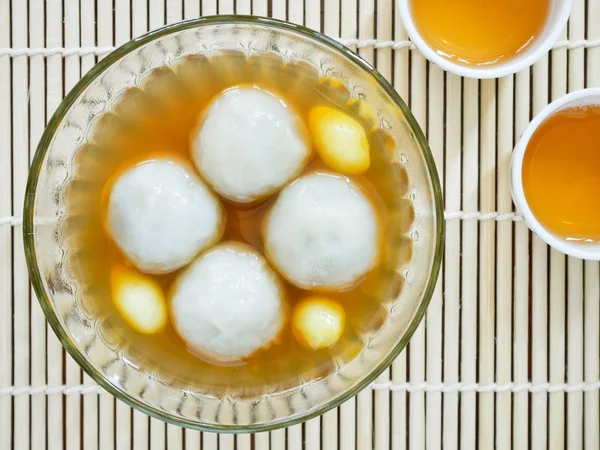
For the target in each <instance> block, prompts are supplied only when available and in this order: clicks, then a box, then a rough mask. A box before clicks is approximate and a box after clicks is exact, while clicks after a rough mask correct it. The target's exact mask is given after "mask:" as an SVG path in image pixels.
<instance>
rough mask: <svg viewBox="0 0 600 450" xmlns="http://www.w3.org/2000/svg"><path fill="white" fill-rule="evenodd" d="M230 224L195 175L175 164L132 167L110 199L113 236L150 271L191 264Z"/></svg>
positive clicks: (109, 225)
mask: <svg viewBox="0 0 600 450" xmlns="http://www.w3.org/2000/svg"><path fill="white" fill-rule="evenodd" d="M224 226H225V217H224V211H223V208H222V206H221V204H220V203H219V200H218V199H217V198H216V197H215V196H214V194H212V193H211V191H210V190H209V189H208V187H207V186H206V185H205V184H204V183H202V181H201V180H200V179H199V178H198V177H197V176H196V175H195V174H193V173H192V172H190V171H188V170H186V169H185V168H184V167H182V166H181V165H179V164H176V163H174V162H172V161H170V160H151V161H147V162H144V163H142V164H139V165H137V166H135V167H133V168H131V169H128V170H127V171H125V172H124V173H123V174H122V175H120V176H119V178H117V180H116V181H115V183H114V185H113V187H112V190H111V192H110V196H109V198H108V212H107V219H106V227H107V230H108V232H109V234H110V235H111V236H112V238H113V239H114V240H115V242H116V243H117V245H118V246H119V248H120V249H121V251H122V252H123V253H124V254H125V256H126V257H127V258H128V259H129V260H130V261H131V262H132V263H133V264H134V265H135V266H136V267H137V268H138V269H139V270H140V271H142V272H146V273H153V274H162V273H168V272H172V271H174V270H176V269H179V268H180V267H183V266H185V265H186V264H188V263H189V262H190V261H192V259H194V256H196V255H197V254H198V253H199V252H201V251H202V250H204V249H206V248H207V247H208V246H210V245H212V244H214V243H215V242H217V241H218V240H219V239H220V237H221V235H222V234H223V230H224Z"/></svg>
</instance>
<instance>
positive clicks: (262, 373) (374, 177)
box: [64, 53, 414, 392]
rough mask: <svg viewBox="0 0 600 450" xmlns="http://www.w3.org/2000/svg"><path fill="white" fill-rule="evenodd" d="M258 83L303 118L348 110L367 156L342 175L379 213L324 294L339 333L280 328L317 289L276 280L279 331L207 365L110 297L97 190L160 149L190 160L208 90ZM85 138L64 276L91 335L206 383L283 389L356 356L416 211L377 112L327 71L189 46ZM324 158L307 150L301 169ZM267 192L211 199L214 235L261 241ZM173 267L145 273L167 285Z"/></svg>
mask: <svg viewBox="0 0 600 450" xmlns="http://www.w3.org/2000/svg"><path fill="white" fill-rule="evenodd" d="M243 84H256V85H259V86H261V87H262V88H264V89H267V90H268V91H270V92H272V93H274V94H276V95H279V96H280V97H282V98H283V99H284V100H285V101H286V102H287V104H288V105H289V106H290V107H291V108H293V110H294V111H295V112H296V113H297V114H298V115H299V117H300V118H301V119H303V121H304V122H305V123H306V117H307V114H308V111H309V110H310V108H311V107H313V106H316V105H327V106H331V107H335V108H338V109H340V110H343V111H346V112H347V113H348V114H350V115H351V116H352V117H354V118H355V119H356V120H358V121H359V122H360V123H361V124H362V125H363V126H364V128H365V130H367V131H368V139H369V145H370V156H371V165H370V168H369V169H368V171H367V172H366V173H364V174H363V175H360V176H352V177H351V179H352V180H353V181H354V182H356V183H357V184H358V185H359V186H360V188H361V189H362V190H363V191H364V193H365V194H366V195H367V197H368V199H369V200H370V202H371V203H372V205H373V206H374V209H375V211H376V213H377V217H378V222H379V227H380V229H379V232H380V257H379V260H378V264H377V266H376V268H375V269H374V270H372V271H371V272H369V273H368V274H367V275H366V276H364V277H363V278H362V279H361V280H359V282H357V283H356V284H355V285H354V286H352V287H351V288H349V289H347V290H346V291H345V292H339V293H327V295H328V296H329V297H331V298H333V299H335V300H337V301H339V302H340V304H341V305H342V306H343V307H344V309H345V311H346V327H345V329H344V333H343V335H342V337H341V339H340V340H339V341H338V342H337V344H336V345H335V346H334V347H332V348H329V349H327V350H319V351H314V350H310V349H307V348H305V347H303V346H302V345H300V344H299V343H298V342H297V341H296V339H295V338H294V336H293V334H292V332H291V327H290V311H291V310H292V308H293V305H294V304H295V303H296V302H297V301H299V300H300V299H301V298H304V297H307V296H309V295H314V294H317V293H322V292H312V291H307V290H301V289H299V288H296V287H295V286H293V285H291V284H290V283H288V282H286V281H283V280H282V282H283V285H284V287H285V304H286V315H287V319H286V323H285V324H284V326H283V328H282V331H281V333H280V335H279V336H278V338H277V340H276V341H275V342H274V343H273V344H272V345H271V346H270V347H268V348H265V349H261V350H258V351H257V352H255V353H253V354H252V355H250V356H249V357H247V358H245V359H243V360H242V361H239V362H237V363H235V364H229V365H227V364H216V363H214V362H213V361H210V360H209V359H207V358H204V357H203V356H202V355H201V354H198V353H197V352H194V351H191V350H190V349H188V347H187V346H186V344H185V342H184V341H183V340H182V339H181V338H180V337H179V336H178V335H177V333H176V332H175V330H174V328H173V326H172V324H171V323H169V324H168V325H167V327H166V329H165V330H164V331H162V332H160V333H157V334H153V335H144V334H140V333H138V332H136V331H135V330H134V329H133V328H132V327H131V326H130V325H129V324H128V323H127V322H126V321H125V320H124V318H123V317H122V316H121V315H120V314H119V313H118V311H117V310H116V308H115V306H114V304H113V302H112V301H111V286H110V282H111V281H110V268H111V267H114V266H115V265H118V264H121V265H127V266H129V267H130V268H133V267H132V266H131V265H130V264H129V263H128V262H127V260H126V259H125V258H124V256H123V255H122V253H121V252H120V250H119V249H118V248H117V246H116V245H115V243H114V242H113V241H112V239H111V238H110V237H109V235H108V234H107V232H106V230H105V228H104V221H105V216H106V207H107V196H108V195H107V194H108V192H110V188H111V185H112V183H113V182H114V180H115V178H116V177H118V175H119V174H121V173H122V172H123V171H124V170H126V169H128V168H130V167H132V166H134V165H135V164H137V163H139V162H142V161H147V160H149V159H153V158H158V157H165V158H170V159H173V160H177V161H180V162H182V163H183V164H185V165H188V166H189V168H190V169H191V170H192V168H193V167H194V166H193V162H192V160H191V143H190V136H191V134H192V133H193V132H194V131H195V129H196V127H197V124H198V120H199V117H201V115H202V112H203V111H205V110H206V108H207V107H208V106H209V105H210V102H211V99H212V98H214V97H215V96H216V95H217V94H219V93H220V92H222V91H223V90H224V89H226V88H228V87H231V86H236V85H243ZM92 136H93V138H92V140H91V141H92V142H91V143H90V144H87V145H86V146H84V147H82V148H81V149H80V150H78V152H77V155H76V160H75V174H74V179H73V181H72V182H71V183H70V185H69V191H68V193H67V204H68V210H69V212H70V214H69V215H68V219H67V220H66V222H65V227H66V229H65V230H64V231H65V232H64V235H65V236H69V238H68V245H67V247H68V248H69V250H70V262H71V264H70V267H71V273H72V276H73V277H74V278H75V279H76V282H77V284H78V285H79V286H82V288H81V292H80V301H81V303H82V307H83V308H84V309H85V310H86V312H87V313H88V314H90V315H93V316H95V317H99V318H100V319H101V335H102V336H103V339H105V340H106V341H107V342H109V345H111V346H114V347H118V348H123V349H124V352H123V353H124V355H126V358H127V359H128V360H129V361H130V362H131V364H133V365H135V366H137V367H140V368H142V369H143V370H147V371H150V372H153V373H157V374H158V375H159V376H160V377H161V378H162V379H163V380H168V381H169V382H171V383H173V382H175V383H180V384H181V385H184V386H195V387H199V388H201V387H202V386H210V387H211V390H214V389H219V388H221V389H224V390H229V391H230V390H232V389H235V390H237V391H238V392H251V391H253V390H256V389H265V386H272V388H273V389H283V388H286V387H291V386H295V385H298V384H299V383H302V382H306V381H308V380H311V379H316V378H319V377H322V376H325V375H327V374H328V373H330V372H331V371H332V370H334V368H335V366H336V361H343V360H349V359H352V358H353V357H355V356H356V355H357V354H358V353H359V351H360V349H361V348H362V347H363V346H364V345H365V342H364V334H365V333H367V332H369V331H373V330H376V329H377V328H378V327H379V326H380V325H381V324H382V323H383V321H384V320H385V318H386V315H387V309H386V303H387V302H390V301H391V300H392V299H393V298H395V297H396V296H397V295H398V294H399V292H400V290H401V288H402V284H403V279H402V277H401V275H400V273H399V272H398V271H397V267H398V266H399V264H401V263H402V262H403V261H404V262H408V261H409V259H410V255H411V243H410V240H409V239H408V237H406V233H407V232H408V231H409V229H410V226H411V223H412V219H413V217H414V213H413V209H412V205H411V203H410V201H409V200H408V199H407V198H406V194H407V185H408V180H407V176H406V172H405V170H404V169H403V168H402V166H400V165H398V164H391V163H390V155H391V153H390V152H391V150H392V148H393V146H394V145H395V144H394V142H393V141H392V139H391V137H390V136H389V135H388V134H387V133H385V132H384V131H383V130H381V129H379V128H378V127H377V123H376V119H375V117H374V116H373V115H372V114H369V113H368V108H365V106H364V105H363V104H362V103H361V102H360V101H358V100H353V99H351V96H350V94H349V92H348V90H347V89H346V88H345V87H344V86H343V85H342V84H341V83H340V82H337V81H334V80H332V79H327V78H322V77H319V76H318V74H317V72H316V71H315V69H314V68H312V67H310V66H305V65H300V64H291V63H287V64H285V63H283V61H282V60H280V59H278V58H276V57H271V56H260V57H258V56H257V57H251V58H246V57H244V56H242V55H241V54H238V53H232V54H229V55H224V56H219V57H215V58H212V59H211V60H208V59H205V58H202V57H190V58H188V59H186V60H184V61H182V62H181V63H180V64H178V65H177V66H176V67H175V68H174V69H171V68H166V67H165V68H160V69H156V70H155V71H154V72H153V73H152V74H151V75H150V77H149V78H148V80H147V81H146V82H145V83H144V85H143V86H142V87H141V88H132V89H129V90H127V91H125V92H122V93H121V96H120V98H119V100H118V101H117V102H116V104H115V105H114V107H113V108H112V110H111V112H110V113H106V114H105V115H104V116H103V117H102V118H101V119H100V120H99V121H98V123H97V124H96V126H95V128H94V130H93V135H92ZM323 169H326V167H325V165H324V163H323V162H322V161H321V160H320V159H319V158H318V156H317V155H316V152H313V157H312V160H311V162H310V163H309V165H308V167H306V169H305V170H304V172H303V173H309V172H313V171H319V170H323ZM275 198H276V194H275V195H273V196H272V197H271V198H269V199H267V200H266V201H264V202H262V203H259V204H253V205H239V204H233V203H231V202H228V201H225V200H224V199H222V198H220V200H221V202H222V204H223V205H224V207H225V210H226V213H227V217H226V220H227V225H226V230H225V235H224V236H223V239H222V241H224V240H235V241H239V242H244V243H248V244H250V245H252V246H253V247H255V248H257V249H258V250H259V251H261V252H262V251H263V242H262V238H261V222H262V220H263V217H264V216H265V214H266V213H267V211H268V210H269V208H270V206H271V204H272V203H273V201H274V199H275ZM182 270H185V267H184V268H183V269H180V270H178V271H176V272H173V273H169V274H166V275H151V276H152V277H153V278H154V279H155V280H156V281H157V282H158V283H159V284H160V286H161V287H162V289H163V290H164V292H165V293H166V294H167V299H168V293H169V289H170V287H171V285H172V284H173V281H174V280H175V279H176V278H177V276H178V275H179V274H180V273H181V271H182Z"/></svg>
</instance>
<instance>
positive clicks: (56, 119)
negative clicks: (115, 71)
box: [23, 15, 445, 433]
mask: <svg viewBox="0 0 600 450" xmlns="http://www.w3.org/2000/svg"><path fill="white" fill-rule="evenodd" d="M215 24H217V25H218V24H227V25H231V24H250V25H252V24H258V25H262V26H265V27H271V28H276V29H280V30H285V31H291V32H295V33H298V34H300V35H302V36H305V37H307V38H309V39H312V40H315V41H317V42H318V43H321V44H323V45H325V46H326V47H328V48H330V49H332V50H334V51H336V52H338V53H340V54H341V56H343V57H344V58H346V59H348V60H350V61H352V62H353V63H355V64H356V65H357V66H358V67H359V68H361V69H362V70H364V71H365V73H367V74H369V75H370V76H371V77H372V78H373V79H374V81H375V82H376V83H377V84H378V85H379V86H380V87H381V88H382V89H383V90H384V92H385V93H386V94H387V95H388V96H389V97H390V99H391V100H392V101H393V103H394V104H395V106H396V107H397V108H398V109H400V110H401V111H402V113H403V114H404V116H405V118H406V121H407V122H408V124H409V126H410V129H411V131H412V132H413V133H414V136H415V139H416V140H417V142H418V144H419V147H420V148H421V150H422V154H423V158H424V160H425V166H426V170H427V172H428V175H429V178H430V180H431V185H432V198H433V212H432V219H433V220H434V221H435V223H434V230H433V233H434V236H435V242H434V244H433V245H434V248H433V252H432V255H433V256H432V260H431V272H430V275H429V279H428V280H427V282H426V285H425V288H424V289H423V292H422V299H421V302H420V303H419V305H418V307H417V310H416V311H415V313H414V317H413V319H412V321H411V322H410V324H409V325H408V326H407V329H406V333H405V334H404V336H402V338H401V339H400V340H399V342H398V343H397V344H396V346H395V347H393V348H392V349H391V351H390V352H389V353H388V354H387V356H386V357H385V358H383V359H382V360H381V361H380V363H379V364H378V365H377V366H376V367H375V369H374V370H372V371H371V372H370V373H368V374H366V376H365V377H364V378H363V379H362V380H360V381H359V382H358V383H357V385H356V386H355V387H354V388H353V389H348V390H346V391H345V392H342V393H340V394H339V395H338V396H337V397H336V398H333V399H331V400H330V401H328V402H326V403H324V404H323V405H321V406H319V407H318V408H314V409H312V410H306V411H305V412H303V413H300V414H298V415H295V416H291V417H287V418H283V419H280V420H278V421H273V422H268V423H264V424H256V425H255V424H250V425H243V426H235V425H221V424H207V423H203V422H197V421H192V420H186V419H183V418H180V417H175V416H173V415H171V414H170V413H168V412H166V411H162V410H160V409H158V408H155V407H152V406H150V405H147V404H145V403H143V402H141V401H139V400H138V399H136V398H135V397H132V396H130V395H129V394H128V392H127V391H125V390H123V389H122V388H120V387H118V386H117V385H115V384H113V383H112V382H111V381H110V380H109V379H108V378H105V377H104V376H103V375H102V374H101V373H100V372H98V371H97V370H96V368H95V367H94V366H93V365H92V364H91V363H89V362H88V361H87V359H86V358H85V357H84V356H83V354H82V353H81V352H80V350H79V349H78V348H77V347H76V346H75V345H74V343H73V342H71V338H70V336H69V335H68V334H67V332H66V331H65V329H64V328H63V327H62V325H61V323H60V320H59V319H58V316H57V314H56V312H55V311H54V309H53V308H52V306H51V303H50V300H49V299H48V297H47V292H46V289H45V287H44V282H43V280H42V275H41V273H40V271H39V269H38V265H37V257H36V248H35V239H34V208H35V193H36V189H37V184H38V179H39V175H40V167H41V165H42V163H43V161H44V160H45V157H46V153H47V151H48V148H49V146H50V143H51V141H52V139H53V137H54V133H55V131H56V129H57V127H58V125H59V124H60V123H61V121H62V120H63V119H64V117H65V114H66V113H67V112H68V111H69V109H70V107H71V106H72V105H73V103H74V102H75V101H76V99H77V98H78V97H79V95H80V94H81V93H82V92H83V91H84V90H85V88H86V87H87V86H88V85H89V84H90V83H91V82H92V81H94V80H95V79H96V78H97V77H99V76H100V75H101V74H102V73H103V72H104V71H105V70H107V69H108V68H109V67H110V66H111V65H112V64H113V63H114V62H116V61H117V60H119V59H121V58H123V57H124V56H125V55H127V54H128V53H130V52H132V51H134V50H135V49H137V48H139V47H141V46H143V45H145V44H147V43H149V42H151V41H153V40H155V39H158V38H161V37H164V36H166V35H169V34H172V33H176V32H179V31H183V30H186V29H189V28H195V27H200V26H204V25H215ZM444 227H445V223H444V208H443V197H442V188H441V184H440V180H439V177H438V172H437V168H436V165H435V160H434V158H433V154H432V152H431V149H430V147H429V145H428V143H427V140H426V138H425V135H424V133H423V131H422V129H421V127H420V126H419V124H418V122H417V120H416V119H415V118H414V116H413V115H412V113H411V111H410V109H409V108H408V106H407V105H406V104H405V103H404V101H403V100H402V98H401V97H400V95H399V94H398V93H397V91H396V90H395V89H394V88H393V87H392V85H391V84H390V83H389V82H388V81H387V80H386V79H385V78H384V77H383V76H382V75H381V74H380V73H379V72H378V71H377V70H376V69H375V68H373V67H372V66H371V65H370V64H369V63H367V62H366V61H365V60H363V59H362V58H360V57H359V56H358V55H357V54H355V53H354V52H352V51H351V50H350V49H348V48H347V47H345V46H343V45H342V44H340V43H339V42H337V41H335V40H334V39H331V38H329V37H327V36H325V35H323V34H321V33H319V32H317V31H314V30H312V29H310V28H307V27H304V26H301V25H296V24H293V23H290V22H285V21H282V20H278V19H272V18H267V17H258V16H249V15H216V16H206V17H200V18H196V19H190V20H185V21H180V22H176V23H174V24H170V25H166V26H164V27H161V28H159V29H156V30H154V31H150V32H148V33H146V34H144V35H142V36H140V37H138V38H135V39H133V40H131V41H129V42H127V43H125V44H123V45H122V46H120V47H118V48H117V49H116V50H114V51H113V52H111V53H110V54H108V55H107V56H106V57H104V58H103V59H102V60H101V61H99V62H98V63H97V64H96V65H95V66H94V67H92V69H90V71H89V72H87V73H86V74H85V75H84V76H83V77H82V78H81V79H80V80H79V82H78V83H77V84H76V85H75V86H74V87H73V88H72V89H71V90H70V91H69V92H68V94H67V95H66V96H65V97H64V99H63V100H62V102H61V103H60V105H59V106H58V108H57V110H56V111H55V112H54V114H53V115H52V117H51V119H50V121H49V122H48V124H47V126H46V129H45V130H44V133H43V134H42V137H41V139H40V141H39V144H38V146H37V148H36V152H35V155H34V158H33V161H32V164H31V170H30V172H29V177H28V180H27V186H26V191H25V202H24V207H23V241H24V247H25V258H26V262H27V268H28V271H29V276H30V279H31V283H32V286H33V288H34V291H35V293H36V297H37V299H38V301H39V303H40V305H41V307H42V310H43V312H44V315H45V316H46V319H47V320H48V323H49V324H50V326H51V327H52V329H53V331H54V333H55V334H56V336H57V337H58V339H59V340H60V342H61V344H62V345H63V347H64V348H65V349H66V350H67V352H68V353H69V354H70V355H71V356H72V357H73V359H74V360H75V361H76V362H77V363H78V365H79V366H80V367H81V368H83V370H85V372H86V373H87V374H88V375H89V376H90V377H91V378H92V379H93V380H94V381H95V382H96V383H98V385H99V386H100V387H102V388H103V389H104V390H106V391H107V392H109V393H110V394H111V395H113V396H114V397H115V398H117V399H119V400H121V401H123V402H125V403H126V404H128V405H129V406H131V407H133V408H135V409H137V410H139V411H141V412H143V413H145V414H147V415H149V416H151V417H154V418H157V419H160V420H162V421H164V422H167V423H170V424H174V425H177V426H183V427H187V428H191V429H195V430H199V431H208V432H220V433H250V432H253V433H254V432H264V431H270V430H274V429H278V428H282V427H287V426H291V425H295V424H298V423H301V422H304V421H306V420H309V419H311V418H314V417H317V416H319V415H321V414H323V413H325V412H327V411H329V410H331V409H333V408H335V407H337V406H339V405H340V404H341V403H343V402H344V401H346V400H348V399H349V398H351V397H352V396H354V395H356V394H357V393H358V392H359V391H361V390H362V389H364V388H365V387H367V386H368V385H369V384H370V383H371V382H373V381H374V380H375V379H376V378H377V377H378V376H379V375H380V374H381V373H382V372H383V371H384V370H385V369H386V368H387V367H388V366H389V365H390V364H391V363H392V362H393V361H394V359H395V358H396V357H397V356H398V355H399V354H400V352H401V351H402V350H403V349H404V348H405V347H406V345H407V344H408V342H409V340H410V338H411V337H412V335H413V334H414V332H415V331H416V329H417V328H418V326H419V324H420V323H421V321H422V319H423V317H424V316H425V312H426V310H427V307H428V305H429V302H430V301H431V298H432V296H433V292H434V290H435V287H436V284H437V279H438V275H439V271H440V267H441V263H442V254H443V253H442V252H443V243H444Z"/></svg>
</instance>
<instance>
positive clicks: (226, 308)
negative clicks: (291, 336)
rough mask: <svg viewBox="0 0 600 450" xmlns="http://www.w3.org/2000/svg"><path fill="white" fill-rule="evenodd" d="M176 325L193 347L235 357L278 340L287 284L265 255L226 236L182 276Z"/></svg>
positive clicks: (176, 290) (174, 308) (174, 306)
mask: <svg viewBox="0 0 600 450" xmlns="http://www.w3.org/2000/svg"><path fill="white" fill-rule="evenodd" d="M171 295H172V303H171V312H172V320H173V325H174V326H175V329H176V330H177V332H178V333H179V335H180V336H181V337H182V338H183V340H185V341H186V342H187V344H188V345H189V346H190V347H191V348H192V349H197V350H199V351H200V352H202V353H204V354H205V355H207V356H209V357H212V358H216V359H219V360H225V361H227V360H235V359H239V358H243V357H245V356H248V355H250V354H252V353H254V352H255V351H256V350H258V349H260V348H261V347H266V346H268V345H269V344H270V343H271V341H273V340H274V339H275V338H276V337H277V335H278V333H279V331H280V329H281V326H282V325H283V322H284V311H283V303H282V289H281V287H280V284H279V282H278V280H277V275H276V274H275V272H273V270H272V269H271V268H270V267H269V264H268V262H267V261H266V260H265V259H264V257H263V256H262V255H261V254H260V253H258V252H257V251H256V250H254V249H253V248H252V247H250V246H248V245H246V244H240V243H237V242H226V243H222V244H219V245H218V246H217V247H215V248H213V249H211V250H209V251H208V252H206V253H204V254H203V255H201V256H199V257H198V259H196V260H195V261H194V262H193V263H192V265H191V266H190V267H189V268H188V269H187V270H186V271H185V273H183V274H182V275H181V277H180V278H179V279H178V280H177V281H176V283H175V285H174V287H173V289H172V291H171Z"/></svg>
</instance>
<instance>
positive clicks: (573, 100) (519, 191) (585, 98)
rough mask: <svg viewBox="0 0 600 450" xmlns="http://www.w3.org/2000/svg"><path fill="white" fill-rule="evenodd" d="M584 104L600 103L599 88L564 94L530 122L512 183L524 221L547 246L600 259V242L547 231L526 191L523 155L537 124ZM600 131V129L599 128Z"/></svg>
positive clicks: (516, 152) (519, 147)
mask: <svg viewBox="0 0 600 450" xmlns="http://www.w3.org/2000/svg"><path fill="white" fill-rule="evenodd" d="M583 105H600V88H593V89H583V90H581V91H576V92H572V93H571V94H568V95H565V96H564V97H561V98H559V99H558V100H555V101H554V102H552V103H550V104H549V105H548V106H546V107H545V108H544V109H543V110H542V111H540V113H539V114H538V115H537V116H535V118H534V119H533V121H532V122H531V123H530V124H529V126H528V127H527V129H526V130H525V132H524V133H523V135H522V136H521V139H519V142H518V143H517V146H516V147H515V150H514V152H513V156H512V163H511V168H510V185H511V191H512V197H513V201H514V202H515V205H516V207H517V210H518V211H519V212H520V213H521V215H522V216H523V219H524V220H525V222H527V225H528V226H529V228H530V229H531V230H532V231H533V232H535V233H536V234H537V235H538V236H539V237H541V238H542V239H543V240H544V241H545V242H546V243H547V244H548V245H550V246H552V247H554V248H555V249H557V250H559V251H561V252H563V253H566V254H567V255H570V256H574V257H576V258H582V259H590V260H595V261H598V260H600V244H579V243H576V242H572V241H567V240H566V239H564V238H561V237H559V236H556V235H554V234H553V233H551V232H550V231H548V230H547V229H546V228H544V226H543V225H542V224H540V222H539V221H538V220H537V218H536V217H535V215H534V214H533V212H532V211H531V208H530V207H529V204H528V203H527V199H526V198H525V192H524V191H523V158H524V156H525V152H526V151H527V145H528V144H529V141H530V139H531V137H532V136H533V134H534V133H535V131H536V130H537V129H538V127H539V126H540V125H541V124H542V123H543V122H544V121H545V120H546V119H547V118H548V117H550V116H551V115H553V114H554V113H556V112H558V111H560V110H563V109H566V108H569V107H573V106H583ZM598 132H599V133H600V130H598ZM597 194H598V193H591V195H597Z"/></svg>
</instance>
